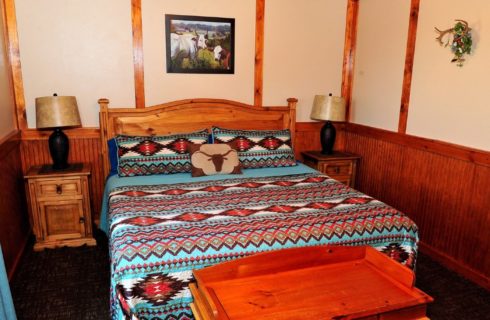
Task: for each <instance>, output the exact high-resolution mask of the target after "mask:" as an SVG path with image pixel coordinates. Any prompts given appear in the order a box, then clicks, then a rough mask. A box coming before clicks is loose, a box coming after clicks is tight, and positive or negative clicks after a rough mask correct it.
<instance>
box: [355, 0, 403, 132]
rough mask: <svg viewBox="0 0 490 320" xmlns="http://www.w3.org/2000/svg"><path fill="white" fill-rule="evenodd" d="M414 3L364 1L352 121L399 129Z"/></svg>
mask: <svg viewBox="0 0 490 320" xmlns="http://www.w3.org/2000/svg"><path fill="white" fill-rule="evenodd" d="M409 16H410V0H360V1H359V16H358V31H357V44H356V57H355V69H354V83H353V92H352V102H351V110H352V113H351V122H354V123H359V124H364V125H368V126H372V127H377V128H382V129H387V130H394V131H396V130H397V129H398V118H399V113H400V102H401V93H402V84H403V70H404V67H405V51H406V48H407V35H408V22H409Z"/></svg>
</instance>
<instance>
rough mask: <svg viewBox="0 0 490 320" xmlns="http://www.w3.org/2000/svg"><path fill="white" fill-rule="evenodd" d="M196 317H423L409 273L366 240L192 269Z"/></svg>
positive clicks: (422, 300)
mask: <svg viewBox="0 0 490 320" xmlns="http://www.w3.org/2000/svg"><path fill="white" fill-rule="evenodd" d="M194 276H195V278H196V283H192V284H191V286H190V288H191V292H192V296H193V298H194V303H193V304H192V305H191V307H192V311H193V312H194V315H195V317H196V319H202V320H208V319H220V320H221V319H223V320H224V319H231V320H239V319H240V320H242V319H254V320H258V319H275V320H283V319H364V320H367V319H369V320H371V319H385V320H388V319H393V320H395V319H396V320H404V319H428V318H427V317H426V306H427V304H428V303H430V302H432V301H433V299H432V298H431V297H430V296H429V295H427V294H425V293H424V292H422V291H420V290H418V289H417V288H415V287H414V280H415V276H414V273H413V272H412V271H411V270H410V269H408V268H407V267H405V266H402V265H401V264H399V263H398V262H396V261H394V260H392V259H390V258H389V257H387V256H386V255H384V254H382V253H380V252H378V251H377V250H375V249H374V248H371V247H341V246H321V247H306V248H294V249H284V250H277V251H271V252H266V253H260V254H256V255H253V256H249V257H245V258H242V259H237V260H233V261H230V262H225V263H221V264H218V265H215V266H211V267H208V268H204V269H201V270H196V271H194Z"/></svg>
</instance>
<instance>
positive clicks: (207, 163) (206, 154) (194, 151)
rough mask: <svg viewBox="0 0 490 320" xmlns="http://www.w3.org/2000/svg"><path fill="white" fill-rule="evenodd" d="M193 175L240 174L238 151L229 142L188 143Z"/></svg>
mask: <svg viewBox="0 0 490 320" xmlns="http://www.w3.org/2000/svg"><path fill="white" fill-rule="evenodd" d="M189 153H190V154H191V165H192V170H191V174H192V176H193V177H201V176H210V175H215V174H241V173H242V170H241V169H240V161H239V159H238V152H237V151H236V149H235V148H232V147H231V146H230V145H229V144H225V143H219V144H203V145H197V144H190V145H189Z"/></svg>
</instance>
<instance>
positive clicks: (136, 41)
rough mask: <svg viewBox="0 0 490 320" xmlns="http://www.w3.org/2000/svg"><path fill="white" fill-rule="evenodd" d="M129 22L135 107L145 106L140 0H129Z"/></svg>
mask: <svg viewBox="0 0 490 320" xmlns="http://www.w3.org/2000/svg"><path fill="white" fill-rule="evenodd" d="M131 23H132V27H133V64H134V91H135V93H134V96H135V99H136V108H144V107H145V70H144V69H145V65H144V59H143V21H142V17H141V0H131Z"/></svg>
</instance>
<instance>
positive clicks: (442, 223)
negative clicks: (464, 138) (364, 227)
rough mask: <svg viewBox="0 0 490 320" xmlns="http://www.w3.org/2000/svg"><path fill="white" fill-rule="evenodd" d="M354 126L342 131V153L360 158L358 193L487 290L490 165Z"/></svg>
mask: <svg viewBox="0 0 490 320" xmlns="http://www.w3.org/2000/svg"><path fill="white" fill-rule="evenodd" d="M353 126H356V125H353V124H349V125H348V126H347V128H346V132H345V141H346V142H345V147H346V148H345V149H346V151H347V152H352V153H356V154H359V155H361V156H362V160H361V165H360V172H359V175H358V185H357V188H358V189H359V190H360V191H362V192H364V193H366V194H369V195H371V196H373V197H375V198H378V199H380V200H381V201H384V202H386V203H388V204H390V205H392V206H394V207H395V208H397V209H399V210H401V211H403V212H405V213H406V214H407V215H408V216H410V217H411V218H412V219H413V220H414V221H415V222H416V224H417V225H418V226H419V229H420V241H421V249H422V250H425V251H426V252H428V253H430V254H431V255H432V256H433V257H434V258H436V259H438V260H440V261H441V262H442V263H444V264H446V266H448V267H450V268H453V269H455V270H456V271H458V272H460V273H462V274H463V275H465V276H467V277H468V278H470V279H471V280H473V281H475V282H477V283H479V284H480V285H482V286H484V287H486V288H490V286H489V277H490V255H489V246H490V236H489V234H490V233H489V232H488V225H489V223H490V221H489V220H490V197H489V196H488V190H490V166H489V164H488V163H487V164H480V163H475V162H472V161H469V160H468V159H464V158H463V159H461V158H457V157H454V156H452V155H451V154H449V155H448V154H442V153H441V152H433V151H432V150H430V149H429V150H427V149H426V148H423V147H420V146H419V145H416V144H415V145H410V144H409V143H400V141H399V139H390V135H385V136H384V138H383V132H382V131H381V130H379V131H380V132H381V133H379V134H378V135H375V136H373V135H372V134H371V133H372V132H373V130H378V129H373V128H371V129H370V130H366V131H364V132H363V131H362V128H363V127H362V126H357V130H352V128H353ZM407 140H408V141H410V137H407Z"/></svg>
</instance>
